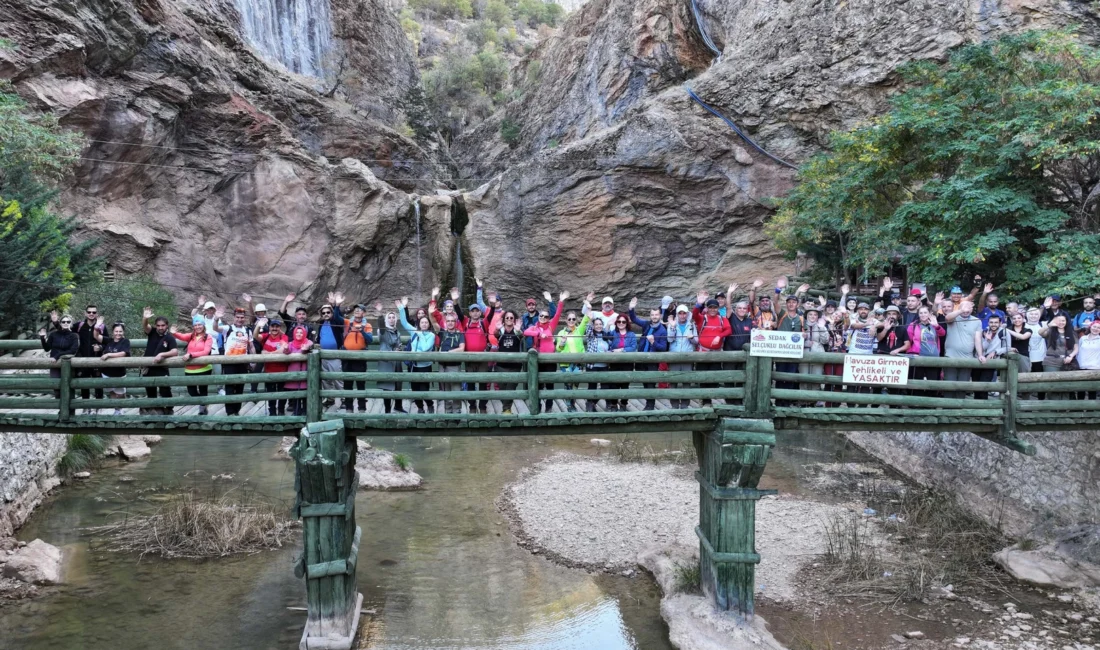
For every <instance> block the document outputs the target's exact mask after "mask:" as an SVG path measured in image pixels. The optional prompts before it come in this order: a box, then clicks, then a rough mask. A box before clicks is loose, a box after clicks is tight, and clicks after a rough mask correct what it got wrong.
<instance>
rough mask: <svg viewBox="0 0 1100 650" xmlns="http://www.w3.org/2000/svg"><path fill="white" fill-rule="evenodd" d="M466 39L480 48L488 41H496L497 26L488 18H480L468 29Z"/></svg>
mask: <svg viewBox="0 0 1100 650" xmlns="http://www.w3.org/2000/svg"><path fill="white" fill-rule="evenodd" d="M466 40H468V41H470V42H471V43H473V44H474V45H476V46H478V47H479V48H480V47H482V46H484V45H485V44H486V43H496V41H497V30H496V27H494V26H493V24H492V23H491V22H489V21H487V20H479V21H477V22H475V23H474V24H473V25H470V26H469V27H468V28H467V29H466Z"/></svg>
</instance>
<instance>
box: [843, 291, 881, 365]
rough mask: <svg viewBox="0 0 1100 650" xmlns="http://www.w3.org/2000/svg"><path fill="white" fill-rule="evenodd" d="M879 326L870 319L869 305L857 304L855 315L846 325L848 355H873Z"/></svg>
mask: <svg viewBox="0 0 1100 650" xmlns="http://www.w3.org/2000/svg"><path fill="white" fill-rule="evenodd" d="M879 324H880V323H879V321H877V320H875V319H873V318H871V305H868V304H867V303H865V302H861V303H858V304H857V305H856V313H855V315H854V316H853V317H852V318H851V320H850V321H849V323H848V336H847V341H848V342H847V347H848V354H874V353H875V346H876V345H877V344H878V338H877V335H878V328H879Z"/></svg>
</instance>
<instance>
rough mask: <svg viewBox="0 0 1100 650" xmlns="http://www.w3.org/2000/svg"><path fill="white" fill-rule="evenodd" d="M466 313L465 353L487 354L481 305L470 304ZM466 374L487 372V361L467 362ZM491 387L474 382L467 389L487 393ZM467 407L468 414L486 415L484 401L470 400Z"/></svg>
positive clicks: (490, 311)
mask: <svg viewBox="0 0 1100 650" xmlns="http://www.w3.org/2000/svg"><path fill="white" fill-rule="evenodd" d="M479 291H480V287H479ZM466 313H467V316H466V321H465V323H464V325H465V327H464V328H463V333H462V334H463V336H464V337H465V342H466V348H465V349H466V352H488V351H489V328H488V327H487V326H486V320H485V318H483V317H482V312H481V305H480V304H478V303H476V302H475V303H471V304H470V306H469V307H467V308H466ZM488 317H489V318H491V317H492V308H489V316H488ZM466 372H489V363H488V362H487V361H467V362H466ZM491 385H492V384H491V382H476V383H472V384H469V385H468V386H467V387H468V388H470V389H471V390H478V391H482V390H486V391H487V390H489V387H490V386H491ZM467 405H468V406H469V410H470V413H486V412H487V411H486V409H487V408H488V405H489V401H488V400H484V399H483V400H470V401H469V402H468V403H467Z"/></svg>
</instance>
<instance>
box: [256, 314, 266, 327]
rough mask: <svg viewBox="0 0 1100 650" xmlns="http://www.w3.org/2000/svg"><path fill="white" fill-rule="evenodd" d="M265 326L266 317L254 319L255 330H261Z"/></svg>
mask: <svg viewBox="0 0 1100 650" xmlns="http://www.w3.org/2000/svg"><path fill="white" fill-rule="evenodd" d="M265 325H267V317H266V316H265V317H263V318H257V319H256V329H262V328H263V327H264V326H265Z"/></svg>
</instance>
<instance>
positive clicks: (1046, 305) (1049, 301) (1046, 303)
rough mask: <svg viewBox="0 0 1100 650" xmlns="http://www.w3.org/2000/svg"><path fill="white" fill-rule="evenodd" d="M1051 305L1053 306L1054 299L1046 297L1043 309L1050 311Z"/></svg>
mask: <svg viewBox="0 0 1100 650" xmlns="http://www.w3.org/2000/svg"><path fill="white" fill-rule="evenodd" d="M1053 304H1054V299H1053V298H1051V297H1050V296H1047V299H1046V300H1044V301H1043V307H1046V308H1047V309H1050V306H1051V305H1053Z"/></svg>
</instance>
